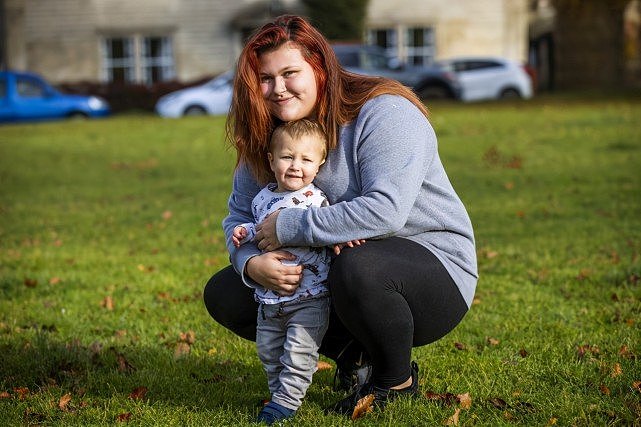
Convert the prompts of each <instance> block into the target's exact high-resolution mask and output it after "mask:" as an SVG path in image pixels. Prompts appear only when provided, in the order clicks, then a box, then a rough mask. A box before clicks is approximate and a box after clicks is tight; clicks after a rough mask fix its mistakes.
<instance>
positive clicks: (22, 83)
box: [16, 77, 47, 98]
mask: <svg viewBox="0 0 641 427" xmlns="http://www.w3.org/2000/svg"><path fill="white" fill-rule="evenodd" d="M16 90H17V92H18V95H20V96H22V97H25V98H43V97H44V96H45V94H46V92H47V91H46V90H45V87H44V86H43V85H42V84H41V83H40V82H38V81H36V80H33V79H29V78H25V77H18V79H17V84H16Z"/></svg>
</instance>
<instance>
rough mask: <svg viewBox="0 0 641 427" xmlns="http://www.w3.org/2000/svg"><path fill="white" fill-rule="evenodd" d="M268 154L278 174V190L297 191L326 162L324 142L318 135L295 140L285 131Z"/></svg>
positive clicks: (310, 180)
mask: <svg viewBox="0 0 641 427" xmlns="http://www.w3.org/2000/svg"><path fill="white" fill-rule="evenodd" d="M267 156H268V158H269V166H270V167H271V169H272V172H274V175H275V176H276V182H277V183H278V191H296V190H300V189H301V188H303V187H305V186H306V185H308V184H309V183H311V182H312V180H313V179H314V177H316V174H317V173H318V169H319V168H320V166H321V165H322V164H323V163H324V162H325V159H324V158H323V142H322V141H319V139H318V138H317V137H315V136H310V135H305V136H303V137H301V138H299V139H297V140H294V139H293V138H292V137H291V136H289V135H288V134H287V133H285V132H283V133H281V135H280V136H279V138H278V139H277V140H275V141H273V142H272V149H271V152H269V153H267Z"/></svg>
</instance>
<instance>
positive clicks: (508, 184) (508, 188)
mask: <svg viewBox="0 0 641 427" xmlns="http://www.w3.org/2000/svg"><path fill="white" fill-rule="evenodd" d="M503 186H504V187H505V189H506V190H512V189H513V188H514V183H513V182H506V183H505V184H504V185H503Z"/></svg>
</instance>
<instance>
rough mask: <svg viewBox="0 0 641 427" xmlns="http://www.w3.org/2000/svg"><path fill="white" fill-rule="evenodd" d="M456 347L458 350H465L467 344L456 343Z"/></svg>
mask: <svg viewBox="0 0 641 427" xmlns="http://www.w3.org/2000/svg"><path fill="white" fill-rule="evenodd" d="M454 347H455V348H456V349H457V350H465V344H463V343H460V342H455V343H454Z"/></svg>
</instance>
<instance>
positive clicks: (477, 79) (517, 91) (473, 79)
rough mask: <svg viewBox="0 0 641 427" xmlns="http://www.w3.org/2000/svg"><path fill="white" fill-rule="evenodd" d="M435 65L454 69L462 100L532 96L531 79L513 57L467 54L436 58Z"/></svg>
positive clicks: (445, 68) (450, 70) (526, 97)
mask: <svg viewBox="0 0 641 427" xmlns="http://www.w3.org/2000/svg"><path fill="white" fill-rule="evenodd" d="M437 65H438V66H439V67H440V68H442V69H443V70H444V71H449V72H453V73H456V75H457V76H458V81H459V83H460V85H461V100H463V101H466V102H471V101H482V100H488V99H514V98H523V99H528V98H531V97H532V79H531V78H530V75H529V74H528V73H527V71H526V69H525V67H523V66H522V65H520V64H517V63H516V62H514V61H510V60H507V59H503V58H493V57H483V58H480V57H466V58H452V59H448V60H444V61H438V62H437Z"/></svg>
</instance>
